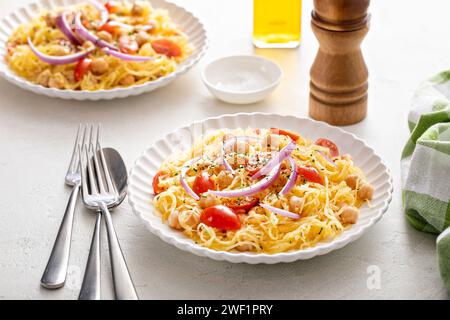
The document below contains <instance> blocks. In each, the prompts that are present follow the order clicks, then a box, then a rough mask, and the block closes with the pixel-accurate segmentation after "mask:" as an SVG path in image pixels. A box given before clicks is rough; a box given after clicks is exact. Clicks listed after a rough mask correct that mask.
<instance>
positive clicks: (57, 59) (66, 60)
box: [28, 38, 95, 66]
mask: <svg viewBox="0 0 450 320" xmlns="http://www.w3.org/2000/svg"><path fill="white" fill-rule="evenodd" d="M28 45H29V46H30V49H31V51H33V53H34V54H35V55H36V56H37V57H38V58H39V59H40V60H42V61H44V62H46V63H49V64H52V65H55V66H58V65H64V64H70V63H74V62H77V61H79V60H80V59H82V58H84V57H86V56H87V55H89V54H90V53H91V52H92V51H94V49H95V48H91V49H89V50H87V51H84V52H78V53H75V54H72V55H68V56H49V55H47V54H45V53H42V52H40V51H39V50H38V49H37V48H36V47H35V46H34V44H33V42H32V41H31V39H30V38H28Z"/></svg>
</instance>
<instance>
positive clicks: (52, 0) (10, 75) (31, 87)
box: [0, 0, 208, 100]
mask: <svg viewBox="0 0 450 320" xmlns="http://www.w3.org/2000/svg"><path fill="white" fill-rule="evenodd" d="M81 2H83V1H81V0H39V1H37V2H34V3H31V4H28V5H26V6H24V7H22V8H20V9H17V10H16V11H14V12H12V13H10V14H9V15H7V16H6V17H4V18H2V19H1V20H0V75H1V76H2V77H3V78H5V79H6V80H8V81H9V82H11V83H13V84H15V85H17V86H19V87H20V88H22V89H25V90H28V91H32V92H34V93H37V94H41V95H46V96H49V97H55V98H61V99H75V100H111V99H115V98H125V97H128V96H135V95H139V94H142V93H145V92H149V91H153V90H155V89H158V88H161V87H163V86H165V85H167V84H169V83H170V82H172V81H173V80H175V78H177V77H179V76H180V75H182V74H184V73H186V72H187V71H188V70H189V69H191V68H192V67H193V66H194V65H195V64H196V63H197V62H198V61H199V60H200V59H201V58H202V57H203V55H204V54H205V52H206V50H207V47H208V40H207V36H206V31H205V28H204V27H203V24H202V23H201V22H200V21H199V19H198V18H196V17H195V16H194V15H193V14H192V13H190V12H189V11H187V10H185V9H183V8H181V7H179V6H177V5H175V4H173V3H170V2H167V1H165V0H151V1H150V2H151V4H152V5H153V7H155V8H162V9H166V10H168V11H169V14H170V16H171V18H172V19H173V20H174V21H175V23H176V24H177V25H178V26H179V27H180V28H181V29H182V30H183V31H184V32H185V33H186V34H187V35H188V36H189V40H190V42H191V43H192V44H193V45H194V47H195V50H194V52H193V53H192V55H191V56H190V57H189V58H188V59H186V60H185V61H183V62H182V63H181V64H180V65H178V67H177V69H176V70H175V71H174V72H172V73H171V74H169V75H168V76H165V77H162V78H159V79H158V80H155V81H152V82H147V83H144V84H141V85H137V86H132V87H128V88H115V89H111V90H97V91H87V90H82V91H76V90H57V89H52V88H45V87H43V86H40V85H37V84H34V83H31V82H29V81H27V80H26V79H24V78H22V77H20V76H18V75H17V74H15V73H14V72H13V71H12V70H11V69H10V68H9V66H8V65H7V64H6V62H5V59H4V56H5V54H6V42H7V41H8V38H9V36H10V35H11V34H12V32H13V31H14V30H15V29H16V28H17V27H18V26H19V25H20V24H22V23H26V22H28V21H30V19H32V18H33V17H34V16H36V15H37V14H38V13H39V12H40V11H42V10H49V9H54V8H58V7H62V6H67V5H73V4H75V3H81ZM103 2H105V1H103Z"/></svg>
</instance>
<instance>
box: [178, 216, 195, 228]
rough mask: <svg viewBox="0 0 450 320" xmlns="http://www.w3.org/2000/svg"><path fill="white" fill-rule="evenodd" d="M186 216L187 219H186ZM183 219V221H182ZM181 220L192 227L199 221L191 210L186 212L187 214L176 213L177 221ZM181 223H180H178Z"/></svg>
mask: <svg viewBox="0 0 450 320" xmlns="http://www.w3.org/2000/svg"><path fill="white" fill-rule="evenodd" d="M186 217H187V219H186ZM183 220H185V221H183ZM180 221H182V222H183V223H184V224H186V225H188V226H189V227H191V228H192V229H194V228H196V227H197V225H198V224H199V223H200V217H198V216H197V215H196V214H194V213H193V212H190V213H188V215H178V222H180ZM180 225H181V224H180Z"/></svg>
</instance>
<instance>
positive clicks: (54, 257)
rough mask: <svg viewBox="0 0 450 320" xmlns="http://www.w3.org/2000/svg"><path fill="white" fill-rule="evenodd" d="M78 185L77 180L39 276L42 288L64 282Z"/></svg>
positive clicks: (56, 286)
mask: <svg viewBox="0 0 450 320" xmlns="http://www.w3.org/2000/svg"><path fill="white" fill-rule="evenodd" d="M80 185H81V183H80V182H78V183H76V184H75V186H74V187H73V188H72V192H71V194H70V197H69V202H68V203H67V207H66V211H65V213H64V217H63V220H62V221H61V225H60V227H59V231H58V235H57V236H56V240H55V243H54V245H53V249H52V253H51V254H50V258H49V260H48V262H47V266H46V267H45V271H44V274H43V275H42V278H41V285H42V286H43V287H44V288H47V289H57V288H61V287H62V286H64V283H65V282H66V275H67V267H68V265H69V254H70V242H71V240H72V227H73V216H74V212H75V206H76V203H77V199H78V193H79V190H80Z"/></svg>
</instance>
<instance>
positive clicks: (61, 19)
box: [56, 12, 81, 46]
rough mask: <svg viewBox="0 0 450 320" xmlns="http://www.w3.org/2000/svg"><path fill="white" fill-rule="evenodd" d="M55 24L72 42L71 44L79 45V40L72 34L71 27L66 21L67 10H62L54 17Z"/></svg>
mask: <svg viewBox="0 0 450 320" xmlns="http://www.w3.org/2000/svg"><path fill="white" fill-rule="evenodd" d="M56 26H57V27H58V29H59V30H61V32H62V33H63V34H64V35H65V36H66V37H67V39H68V40H69V41H70V42H72V44H74V45H76V46H79V45H81V43H80V41H79V40H78V39H77V37H76V36H75V35H74V33H73V31H72V28H71V27H70V25H69V23H68V22H67V12H63V13H61V14H60V15H58V17H57V18H56Z"/></svg>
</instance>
